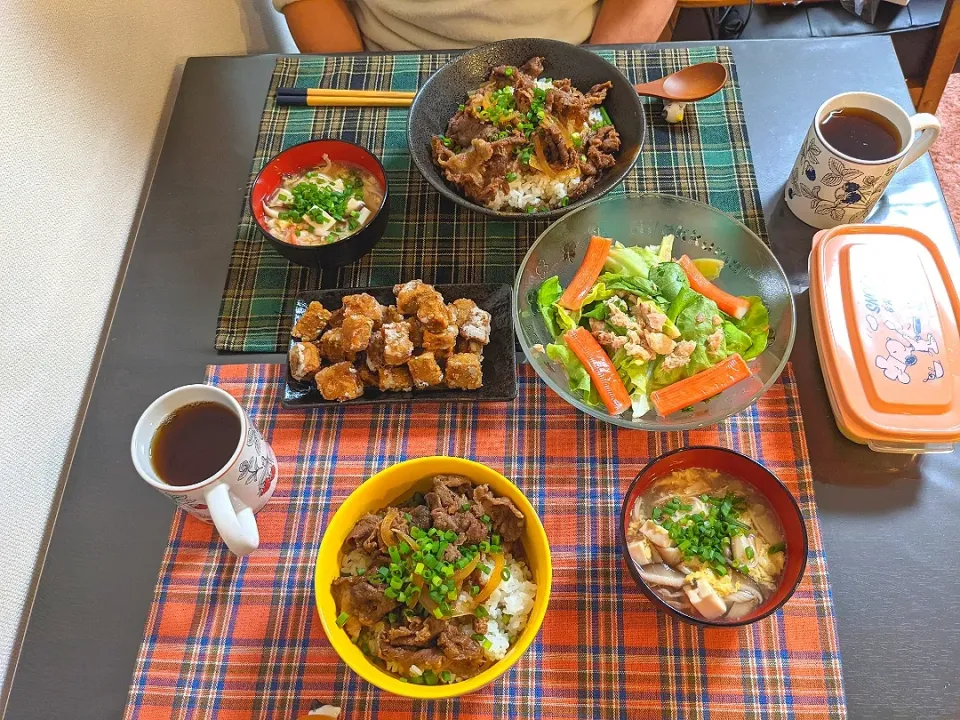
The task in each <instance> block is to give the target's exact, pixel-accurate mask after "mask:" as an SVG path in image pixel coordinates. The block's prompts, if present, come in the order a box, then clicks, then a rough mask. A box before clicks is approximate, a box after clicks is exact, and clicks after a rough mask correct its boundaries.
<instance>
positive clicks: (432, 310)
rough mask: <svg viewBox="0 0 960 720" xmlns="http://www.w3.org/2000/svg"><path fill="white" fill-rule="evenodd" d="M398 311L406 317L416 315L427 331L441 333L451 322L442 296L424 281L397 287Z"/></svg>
mask: <svg viewBox="0 0 960 720" xmlns="http://www.w3.org/2000/svg"><path fill="white" fill-rule="evenodd" d="M393 292H394V294H395V295H396V296H397V309H398V310H399V311H400V312H401V313H403V314H404V315H416V317H417V319H418V320H419V321H420V322H421V323H423V326H424V327H425V328H426V329H427V330H431V331H432V332H440V331H441V330H443V328H445V327H446V326H447V325H449V324H450V322H451V319H452V318H451V315H450V312H449V311H448V310H447V306H446V303H445V302H444V300H443V295H441V294H440V293H439V292H437V290H436V289H435V288H434V287H433V286H432V285H427V284H426V283H425V282H423V281H422V280H411V281H410V282H408V283H403V284H401V285H395V286H394V288H393Z"/></svg>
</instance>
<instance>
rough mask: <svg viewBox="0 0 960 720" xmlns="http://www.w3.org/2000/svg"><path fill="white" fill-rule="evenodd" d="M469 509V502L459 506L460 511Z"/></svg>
mask: <svg viewBox="0 0 960 720" xmlns="http://www.w3.org/2000/svg"><path fill="white" fill-rule="evenodd" d="M469 510H470V503H464V504H463V505H461V506H460V512H468V511H469Z"/></svg>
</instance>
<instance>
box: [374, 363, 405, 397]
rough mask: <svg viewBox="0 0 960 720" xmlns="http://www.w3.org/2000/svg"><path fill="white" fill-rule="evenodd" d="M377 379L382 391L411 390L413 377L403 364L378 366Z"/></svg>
mask: <svg viewBox="0 0 960 720" xmlns="http://www.w3.org/2000/svg"><path fill="white" fill-rule="evenodd" d="M379 379H380V382H379V387H380V389H381V390H383V391H395V392H403V391H405V390H413V378H412V377H411V376H410V371H409V370H408V369H407V367H406V366H405V365H400V366H399V367H382V368H380V370H379Z"/></svg>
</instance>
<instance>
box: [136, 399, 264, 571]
mask: <svg viewBox="0 0 960 720" xmlns="http://www.w3.org/2000/svg"><path fill="white" fill-rule="evenodd" d="M198 402H215V403H219V404H221V405H224V406H226V407H228V408H230V410H232V411H233V413H234V414H236V416H237V417H238V418H240V428H241V431H240V436H239V438H238V439H237V447H236V449H235V450H234V452H233V455H232V456H231V457H230V460H229V461H228V462H227V464H226V465H224V466H223V467H222V468H220V470H219V471H218V472H217V473H216V474H214V475H212V476H210V477H208V478H206V479H205V480H202V481H200V482H198V483H195V484H193V485H186V486H183V487H180V486H176V485H168V484H167V483H165V482H164V481H163V480H161V479H160V478H159V476H158V475H157V473H156V470H155V469H154V467H153V461H152V459H151V456H150V450H151V446H152V444H153V438H154V435H155V434H156V432H157V429H158V428H159V427H160V425H161V424H162V423H163V421H164V420H166V419H167V418H168V417H170V415H171V414H172V413H173V412H175V411H176V410H179V409H180V408H182V407H184V406H185V405H192V404H193V403H198ZM130 452H131V455H132V456H133V464H134V467H136V469H137V472H138V473H140V477H142V478H143V479H144V480H146V481H147V483H149V484H150V485H152V486H153V487H155V488H156V489H157V490H159V491H160V492H161V493H163V494H164V495H166V496H167V497H168V498H170V499H171V500H173V501H174V502H175V503H176V504H177V505H178V506H179V507H180V509H181V510H185V511H186V512H188V513H190V514H191V515H195V516H196V517H198V518H200V519H201V520H203V521H204V522H212V523H213V524H214V525H215V526H216V528H217V531H218V532H219V533H220V537H222V538H223V541H224V542H225V543H226V544H227V547H228V548H230V550H231V551H232V552H233V553H235V554H236V555H240V556H243V555H249V554H250V553H252V552H253V551H254V550H256V549H257V547H258V546H259V545H260V533H259V531H258V530H257V521H256V519H255V518H254V514H255V513H257V512H258V511H259V510H260V508H262V507H263V506H264V505H266V504H267V501H268V500H269V499H270V497H271V496H272V495H273V490H274V488H275V487H276V483H277V459H276V457H275V456H274V454H273V449H272V448H271V447H270V446H269V445H268V444H267V442H266V441H265V440H264V439H263V437H262V436H261V435H260V432H259V431H258V430H257V428H256V427H254V425H253V423H252V422H251V421H250V417H249V416H248V415H247V413H246V412H245V411H244V409H243V408H242V407H240V403H238V402H237V401H236V400H235V399H234V398H233V396H232V395H230V393H228V392H226V391H224V390H221V389H220V388H215V387H211V386H210V385H185V386H184V387H180V388H176V389H175V390H171V391H170V392H168V393H166V394H164V395H161V396H160V397H159V398H157V399H156V400H154V401H153V403H151V405H150V407H148V408H147V409H146V410H144V412H143V415H141V416H140V420H139V421H138V422H137V426H136V428H134V431H133V439H132V440H131V442H130Z"/></svg>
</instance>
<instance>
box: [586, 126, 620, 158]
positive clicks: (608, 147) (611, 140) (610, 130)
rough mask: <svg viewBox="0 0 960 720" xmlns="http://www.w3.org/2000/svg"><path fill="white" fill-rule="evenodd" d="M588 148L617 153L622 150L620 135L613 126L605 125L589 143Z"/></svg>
mask: <svg viewBox="0 0 960 720" xmlns="http://www.w3.org/2000/svg"><path fill="white" fill-rule="evenodd" d="M587 145H588V147H595V148H597V149H599V150H600V151H601V152H605V153H615V152H617V150H619V149H620V135H619V134H618V133H617V131H616V128H614V127H613V125H604V126H603V127H602V128H600V129H599V130H597V133H596V134H595V135H594V136H593V137H591V138H590V140H589V141H588V142H587Z"/></svg>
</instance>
